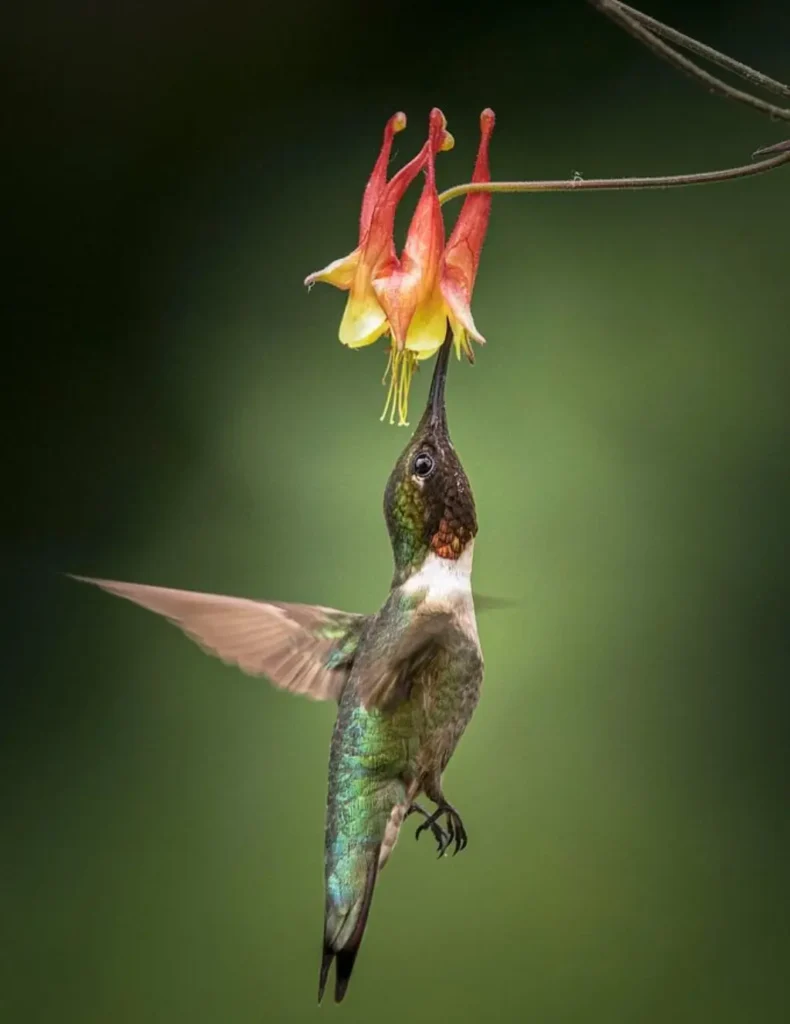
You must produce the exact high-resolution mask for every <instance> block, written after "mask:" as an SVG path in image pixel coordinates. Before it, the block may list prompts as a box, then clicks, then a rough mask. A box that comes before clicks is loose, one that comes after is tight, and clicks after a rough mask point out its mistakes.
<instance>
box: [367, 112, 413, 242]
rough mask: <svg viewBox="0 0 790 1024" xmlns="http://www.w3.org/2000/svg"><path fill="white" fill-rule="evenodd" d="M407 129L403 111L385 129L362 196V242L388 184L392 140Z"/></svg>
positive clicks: (392, 118) (394, 116)
mask: <svg viewBox="0 0 790 1024" xmlns="http://www.w3.org/2000/svg"><path fill="white" fill-rule="evenodd" d="M405 127H406V115H405V114H404V113H403V111H402V110H399V111H398V113H397V114H393V115H392V117H391V118H390V119H389V121H387V127H386V128H385V129H384V139H383V140H382V143H381V150H380V152H379V155H378V159H377V160H376V163H375V164H374V165H373V171H372V173H371V175H370V178H369V180H368V183H367V185H366V186H365V192H364V194H363V196H362V212H361V214H360V216H359V240H360V242H361V241H362V239H363V238H364V237H365V235H366V234H367V230H368V228H369V227H370V219H371V217H372V216H373V211H374V210H375V208H376V204H377V203H378V201H379V199H380V198H381V194H382V192H383V191H384V189H385V187H386V184H387V167H388V165H389V161H390V154H391V153H392V140H393V138H394V137H395V133H396V132H402V131H403V129H404V128H405Z"/></svg>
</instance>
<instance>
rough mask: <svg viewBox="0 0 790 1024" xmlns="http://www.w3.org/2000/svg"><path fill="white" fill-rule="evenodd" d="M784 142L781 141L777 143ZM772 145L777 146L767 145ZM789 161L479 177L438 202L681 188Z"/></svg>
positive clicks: (788, 157) (788, 154) (787, 157)
mask: <svg viewBox="0 0 790 1024" xmlns="http://www.w3.org/2000/svg"><path fill="white" fill-rule="evenodd" d="M779 145H780V146H781V145H784V144H783V143H780V144H779ZM770 148H771V149H775V148H776V147H770ZM786 163H790V149H788V150H786V151H782V152H779V153H778V155H776V156H771V157H768V158H767V159H765V160H756V161H754V162H753V163H750V164H744V165H743V166H741V167H728V168H727V169H726V170H721V171H702V172H701V173H698V174H668V175H664V176H661V177H646V178H636V177H634V178H568V179H559V180H556V181H480V182H467V183H466V184H464V185H454V186H453V187H452V188H448V189H447V190H446V191H444V192H442V193H440V195H439V202H440V203H442V204H444V203H448V202H449V201H450V200H451V199H457V198H458V197H459V196H464V195H468V194H469V193H472V192H490V193H494V194H495V193H498V192H585V191H590V190H593V191H597V192H604V191H621V190H627V189H660V188H680V187H683V186H686V185H708V184H711V183H714V182H719V181H734V180H735V179H737V178H748V177H751V176H752V175H754V174H765V173H766V172H767V171H772V170H773V169H774V168H775V167H780V166H781V165H782V164H786Z"/></svg>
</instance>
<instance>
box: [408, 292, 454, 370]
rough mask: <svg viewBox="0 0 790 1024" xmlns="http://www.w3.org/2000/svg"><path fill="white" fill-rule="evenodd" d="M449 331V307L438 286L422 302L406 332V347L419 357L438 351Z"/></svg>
mask: <svg viewBox="0 0 790 1024" xmlns="http://www.w3.org/2000/svg"><path fill="white" fill-rule="evenodd" d="M446 333H447V307H446V305H445V303H444V299H443V298H442V294H441V292H440V291H439V289H438V288H434V289H433V291H432V293H431V294H430V295H429V296H428V298H427V299H425V301H423V302H420V303H419V304H418V306H417V309H416V310H415V312H414V316H413V317H412V318H411V323H410V324H409V329H408V331H407V333H406V348H407V349H408V351H409V352H414V353H415V354H416V355H417V358H418V359H427V358H428V357H429V356H432V355H434V353H436V352H438V351H439V349H440V348H441V347H442V344H443V343H444V337H445V334H446Z"/></svg>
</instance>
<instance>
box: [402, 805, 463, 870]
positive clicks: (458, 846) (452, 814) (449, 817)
mask: <svg viewBox="0 0 790 1024" xmlns="http://www.w3.org/2000/svg"><path fill="white" fill-rule="evenodd" d="M437 796H439V799H438V800H436V801H435V802H436V803H437V804H438V805H439V806H438V807H437V808H436V810H435V811H434V812H433V814H428V813H427V812H426V811H424V810H423V809H422V808H421V807H420V808H418V810H419V811H420V813H422V814H423V815H424V816H425V821H424V822H423V823H422V825H420V826H419V828H418V829H417V833H416V835H415V839H419V838H420V835H421V834H422V833H423V832H424V831H425V830H426V829H430V830H431V832H433V835H434V837H435V838H436V839H437V843H438V846H439V856H440V857H441V856H442V855H443V854H444V852H445V850H446V849H447V848H448V847H449V846H450V843H453V842H454V843H455V849H454V850H453V856H455V855H456V853H458V851H459V850H463V849H464V848H465V847H466V845H467V843H468V841H469V837H468V835H467V832H466V829H465V828H464V823H463V821H462V819H461V815H460V814H459V813H458V811H456V809H455V808H454V807H453V805H452V804H448V803H447V801H446V800H445V799H444V797H443V796H442V795H441V794H437ZM431 799H433V797H432V798H431ZM416 806H417V805H416V804H412V807H416ZM409 813H411V810H410V811H409ZM442 817H444V818H445V819H446V824H447V830H446V831H445V830H444V829H442V828H441V826H440V825H439V820H440V819H441V818H442ZM436 829H439V831H440V832H441V833H442V835H443V837H444V838H446V841H442V840H440V839H439V838H438V836H437V833H436Z"/></svg>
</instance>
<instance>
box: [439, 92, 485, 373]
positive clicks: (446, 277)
mask: <svg viewBox="0 0 790 1024" xmlns="http://www.w3.org/2000/svg"><path fill="white" fill-rule="evenodd" d="M494 121H495V118H494V112H493V110H490V109H486V110H484V111H483V113H482V114H481V115H480V133H481V135H480V146H479V148H478V151H477V160H476V161H475V169H474V173H473V175H472V181H490V180H491V171H490V168H489V163H488V147H489V143H490V141H491V133H492V132H493V130H494ZM490 213H491V194H490V193H487V192H472V193H469V194H468V195H467V197H466V199H465V200H464V205H463V206H462V207H461V212H460V213H459V215H458V220H457V221H456V222H455V227H454V228H453V231H452V234H451V235H450V238H449V240H448V242H447V247H446V249H445V251H444V257H443V260H442V271H441V289H442V294H443V295H444V298H445V301H446V303H447V306H448V308H449V310H450V314H451V316H450V323H451V326H452V328H453V334H454V337H455V343H456V351H458V352H459V353H460V350H461V348H464V350H465V351H466V352H467V355H470V354H471V346H470V345H469V341H468V338H467V337H466V335H469V336H471V337H472V338H474V339H475V341H478V342H480V344H484V343H485V338H484V337H483V336H482V334H480V332H479V331H478V330H477V328H476V326H475V322H474V319H473V318H472V311H471V302H472V292H473V290H474V286H475V279H476V277H477V269H478V266H479V264H480V253H481V252H482V249H483V242H484V240H485V236H486V231H487V230H488V219H489V216H490Z"/></svg>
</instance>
